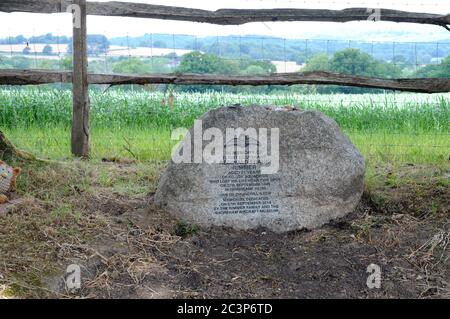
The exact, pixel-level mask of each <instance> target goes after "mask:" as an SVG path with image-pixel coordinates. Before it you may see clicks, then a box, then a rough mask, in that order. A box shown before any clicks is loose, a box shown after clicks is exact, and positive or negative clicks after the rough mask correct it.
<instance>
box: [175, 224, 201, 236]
mask: <svg viewBox="0 0 450 319" xmlns="http://www.w3.org/2000/svg"><path fill="white" fill-rule="evenodd" d="M199 230H200V227H199V226H198V225H195V224H188V223H186V222H184V221H180V222H178V223H177V224H176V225H175V229H174V233H175V235H177V236H180V237H188V236H191V235H195V234H197V233H198V231H199Z"/></svg>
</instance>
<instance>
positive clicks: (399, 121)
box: [0, 88, 450, 164]
mask: <svg viewBox="0 0 450 319" xmlns="http://www.w3.org/2000/svg"><path fill="white" fill-rule="evenodd" d="M167 100H168V99H166V96H165V95H164V94H163V93H161V92H149V91H145V90H140V91H121V90H119V89H115V90H109V91H107V92H105V93H101V92H99V91H95V90H94V91H92V92H91V101H92V108H91V136H92V141H91V142H92V143H91V145H92V156H93V158H96V159H101V158H114V157H125V158H131V159H136V160H140V161H147V160H167V159H169V158H170V154H171V150H172V147H173V145H174V143H175V142H174V141H171V140H170V133H171V130H172V129H174V128H177V127H190V126H191V125H192V124H193V121H194V120H195V119H196V118H198V117H199V116H201V115H202V114H203V113H205V112H206V111H208V110H210V109H212V108H216V107H220V106H222V105H231V104H235V103H241V104H243V105H249V104H275V105H279V106H288V105H294V106H297V107H299V108H301V109H315V110H319V111H321V112H323V113H325V114H327V115H328V116H330V117H332V118H333V119H334V120H336V122H337V123H338V124H339V125H340V127H341V128H342V129H343V130H344V131H345V132H346V133H347V134H348V135H349V137H350V139H351V140H352V141H353V143H354V144H355V145H356V146H357V147H358V148H359V149H360V150H361V152H362V153H363V155H365V157H366V159H367V160H368V162H369V163H370V162H373V163H377V162H380V161H382V162H399V163H408V162H411V163H436V164H445V163H446V162H447V161H448V155H449V149H450V144H449V136H450V133H449V122H450V121H449V119H450V94H437V95H425V94H393V93H389V94H378V95H374V94H362V95H342V94H330V95H302V94H293V93H290V94H286V93H283V94H279V93H278V94H271V95H269V94H230V93H220V92H210V93H176V94H175V99H174V103H173V104H172V105H167V103H166V101H167ZM71 112H72V110H71V92H70V91H68V90H49V89H36V88H33V89H3V90H0V128H1V130H3V131H5V133H6V134H7V135H8V136H9V137H10V138H11V140H12V141H13V142H14V143H16V144H17V145H18V146H19V147H21V148H23V149H25V150H27V151H30V152H32V153H35V154H37V155H39V156H41V157H46V158H52V159H67V158H70V144H69V143H70V123H71Z"/></svg>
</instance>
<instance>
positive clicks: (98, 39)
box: [67, 34, 109, 55]
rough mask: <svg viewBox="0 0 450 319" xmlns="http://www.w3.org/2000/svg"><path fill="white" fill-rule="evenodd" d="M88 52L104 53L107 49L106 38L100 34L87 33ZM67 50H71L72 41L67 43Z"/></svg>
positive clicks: (94, 53) (69, 51) (70, 51)
mask: <svg viewBox="0 0 450 319" xmlns="http://www.w3.org/2000/svg"><path fill="white" fill-rule="evenodd" d="M87 46H88V49H87V51H88V54H93V55H100V54H105V53H107V52H108V50H109V41H108V38H107V37H105V36H104V35H101V34H89V35H88V36H87ZM67 52H68V53H72V52H73V43H69V45H68V47H67Z"/></svg>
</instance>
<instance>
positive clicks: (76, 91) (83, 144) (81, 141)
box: [72, 0, 90, 158]
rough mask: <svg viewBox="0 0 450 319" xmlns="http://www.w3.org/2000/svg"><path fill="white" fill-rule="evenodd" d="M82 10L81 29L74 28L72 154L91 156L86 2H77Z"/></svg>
mask: <svg viewBox="0 0 450 319" xmlns="http://www.w3.org/2000/svg"><path fill="white" fill-rule="evenodd" d="M74 2H75V4H76V5H78V6H80V8H81V12H80V13H81V20H80V27H78V26H76V25H75V24H74V27H73V70H74V72H73V75H72V82H73V94H72V97H73V118H72V154H73V155H75V156H78V157H85V158H86V157H88V156H89V110H90V105H89V82H88V56H87V28H86V0H75V1H74Z"/></svg>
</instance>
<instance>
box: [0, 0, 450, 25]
mask: <svg viewBox="0 0 450 319" xmlns="http://www.w3.org/2000/svg"><path fill="white" fill-rule="evenodd" d="M71 3H73V1H69V0H62V1H61V0H24V1H16V0H3V1H1V2H0V11H2V12H35V13H59V12H66V8H67V6H68V5H69V4H71ZM379 10H380V18H381V21H391V22H409V23H419V24H431V25H439V26H443V27H445V28H447V29H448V27H447V25H449V24H450V15H449V14H447V13H445V14H442V15H441V14H431V13H420V12H407V11H399V10H390V9H379ZM87 14H88V15H99V16H117V17H134V18H150V19H166V20H178V21H191V22H204V23H211V24H218V25H241V24H245V23H249V22H278V21H324V22H348V21H361V20H368V19H369V17H370V16H371V15H372V12H371V10H368V9H367V8H349V9H343V10H323V9H219V10H216V11H208V10H201V9H191V8H184V7H171V6H161V5H152V4H143V3H127V2H120V1H111V2H88V4H87Z"/></svg>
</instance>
